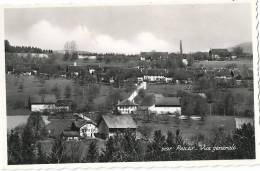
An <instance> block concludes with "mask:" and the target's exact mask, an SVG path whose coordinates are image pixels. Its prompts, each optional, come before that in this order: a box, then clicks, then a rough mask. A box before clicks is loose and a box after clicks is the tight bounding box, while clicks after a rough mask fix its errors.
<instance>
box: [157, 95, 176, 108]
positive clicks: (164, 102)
mask: <svg viewBox="0 0 260 171" xmlns="http://www.w3.org/2000/svg"><path fill="white" fill-rule="evenodd" d="M155 106H157V107H164V106H181V104H180V99H179V98H178V97H160V98H156V99H155Z"/></svg>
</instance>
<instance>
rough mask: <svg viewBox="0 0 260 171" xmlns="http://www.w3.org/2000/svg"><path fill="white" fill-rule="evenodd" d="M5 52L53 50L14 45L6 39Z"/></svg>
mask: <svg viewBox="0 0 260 171" xmlns="http://www.w3.org/2000/svg"><path fill="white" fill-rule="evenodd" d="M5 52H10V53H52V52H53V51H52V50H49V49H41V48H38V47H31V46H12V45H11V44H10V43H9V41H8V40H5Z"/></svg>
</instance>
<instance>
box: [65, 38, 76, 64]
mask: <svg viewBox="0 0 260 171" xmlns="http://www.w3.org/2000/svg"><path fill="white" fill-rule="evenodd" d="M64 51H65V54H64V56H63V60H64V61H67V60H71V61H74V60H77V59H78V50H77V44H76V42H75V41H67V42H66V43H65V44H64Z"/></svg>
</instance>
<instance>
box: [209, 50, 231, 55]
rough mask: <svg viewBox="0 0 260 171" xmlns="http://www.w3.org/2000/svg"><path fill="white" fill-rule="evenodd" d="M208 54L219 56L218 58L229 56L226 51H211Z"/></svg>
mask: <svg viewBox="0 0 260 171" xmlns="http://www.w3.org/2000/svg"><path fill="white" fill-rule="evenodd" d="M210 53H212V54H214V55H219V56H227V55H229V54H230V53H229V51H228V49H211V50H210Z"/></svg>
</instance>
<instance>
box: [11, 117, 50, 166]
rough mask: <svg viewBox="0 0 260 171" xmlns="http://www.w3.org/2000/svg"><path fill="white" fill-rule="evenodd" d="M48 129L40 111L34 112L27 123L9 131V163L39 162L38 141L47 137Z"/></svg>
mask: <svg viewBox="0 0 260 171" xmlns="http://www.w3.org/2000/svg"><path fill="white" fill-rule="evenodd" d="M46 136H47V131H46V129H45V124H44V122H43V120H42V117H41V115H40V113H32V114H31V115H30V117H29V118H28V120H27V124H26V125H25V126H23V127H18V128H16V129H13V130H11V132H10V133H8V163H9V164H30V163H34V162H37V152H36V150H37V141H39V140H42V139H44V138H46Z"/></svg>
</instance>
